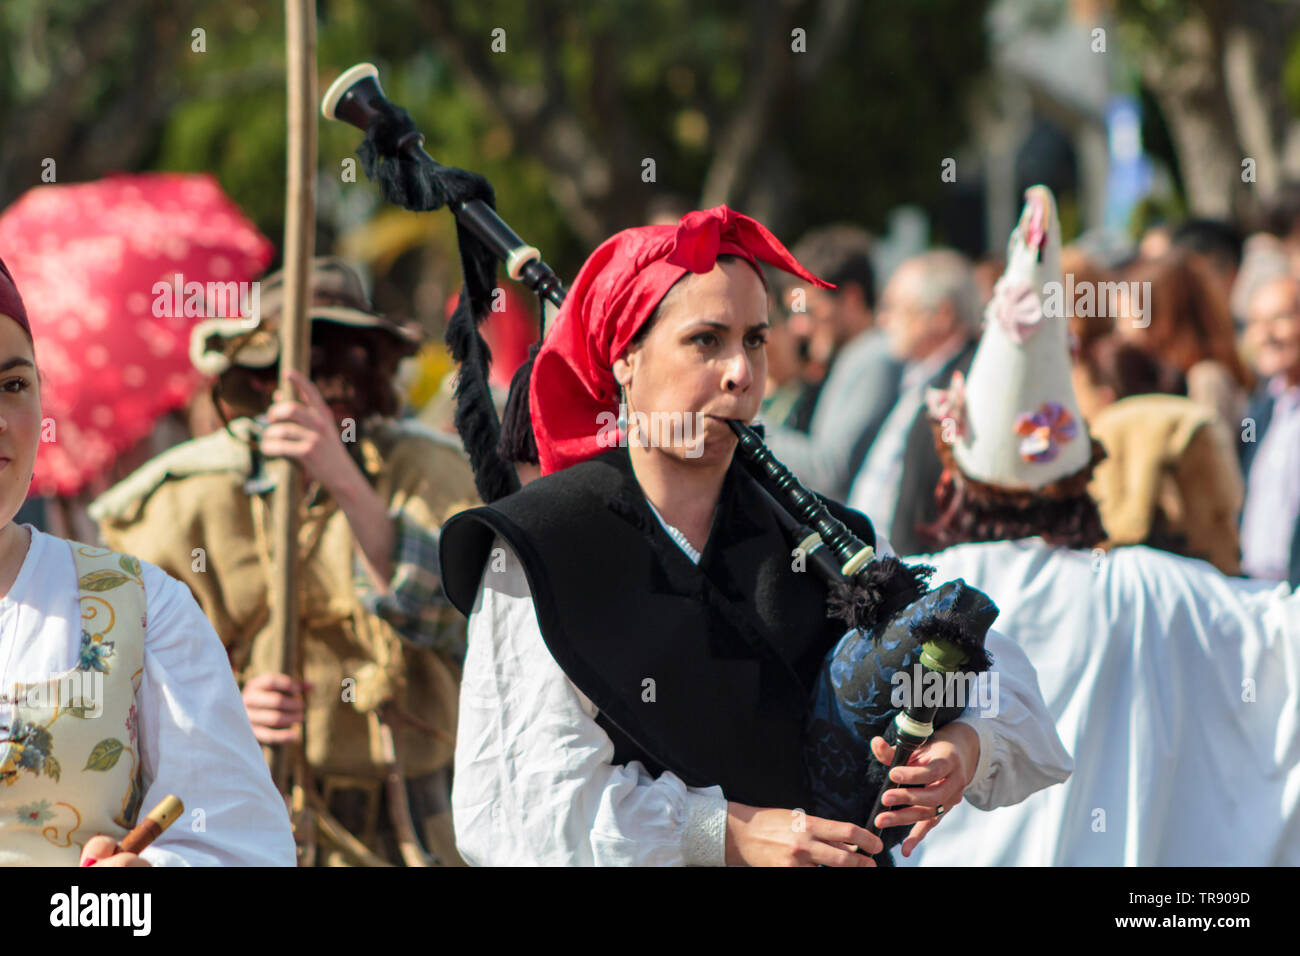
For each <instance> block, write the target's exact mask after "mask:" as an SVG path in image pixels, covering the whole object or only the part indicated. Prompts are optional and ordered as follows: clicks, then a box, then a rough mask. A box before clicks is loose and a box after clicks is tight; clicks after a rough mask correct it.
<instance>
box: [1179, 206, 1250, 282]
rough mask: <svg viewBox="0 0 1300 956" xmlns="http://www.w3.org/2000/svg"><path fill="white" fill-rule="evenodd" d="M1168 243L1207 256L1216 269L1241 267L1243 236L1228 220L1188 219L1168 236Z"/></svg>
mask: <svg viewBox="0 0 1300 956" xmlns="http://www.w3.org/2000/svg"><path fill="white" fill-rule="evenodd" d="M1169 243H1170V245H1172V246H1174V247H1175V248H1177V249H1186V250H1188V251H1189V252H1196V253H1199V254H1200V255H1203V256H1205V257H1206V258H1208V259H1209V260H1210V261H1211V263H1212V264H1213V265H1214V267H1215V268H1216V269H1220V270H1227V269H1237V268H1240V267H1241V250H1242V246H1243V245H1244V244H1245V239H1244V238H1243V237H1242V235H1241V230H1239V229H1238V228H1237V227H1236V226H1234V225H1232V223H1228V222H1223V221H1222V220H1219V219H1188V220H1187V221H1186V222H1185V223H1183V224H1182V225H1181V226H1179V227H1178V228H1177V229H1175V230H1174V233H1173V235H1172V236H1170V237H1169Z"/></svg>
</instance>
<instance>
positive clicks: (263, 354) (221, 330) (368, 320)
mask: <svg viewBox="0 0 1300 956" xmlns="http://www.w3.org/2000/svg"><path fill="white" fill-rule="evenodd" d="M309 281H310V287H311V305H310V307H309V312H308V318H309V319H310V321H312V322H334V323H337V324H339V325H348V326H352V327H353V328H359V329H382V330H384V331H385V332H388V333H390V334H391V335H392V336H393V337H394V338H395V339H396V340H397V341H398V343H399V345H400V346H401V350H402V352H403V353H404V354H407V355H414V354H415V352H416V351H417V350H418V349H419V347H420V344H421V342H422V336H421V335H420V334H419V332H417V331H415V330H414V329H412V328H410V327H409V326H406V325H402V324H400V323H398V322H395V321H393V320H392V319H390V318H388V317H387V316H384V315H381V314H380V313H378V312H376V311H375V310H374V308H373V307H372V306H371V304H370V299H369V297H368V296H367V295H366V290H365V285H364V283H363V282H362V281H361V276H360V274H359V273H358V272H357V271H356V269H354V268H353V267H352V266H350V265H349V264H348V263H346V262H344V261H343V260H342V259H339V258H337V257H335V256H320V257H317V258H316V259H313V260H312V266H311V274H310V280H309ZM252 302H253V306H252V311H253V312H254V313H255V314H253V315H246V316H242V317H240V318H214V319H205V320H204V321H202V322H200V323H198V324H197V325H195V326H194V328H193V330H192V331H191V332H190V361H191V362H192V363H193V364H194V367H195V368H197V369H198V370H199V371H200V372H203V373H204V374H207V375H220V374H222V373H223V372H225V371H226V370H227V369H229V368H230V367H231V366H234V365H239V366H243V367H245V368H267V367H269V366H271V365H274V364H275V363H276V362H277V361H278V360H279V358H280V316H281V314H282V313H283V311H284V270H279V271H277V272H274V273H272V274H271V275H269V276H267V277H266V278H265V279H263V280H262V281H261V282H260V283H258V284H257V286H255V294H254V295H253V296H252Z"/></svg>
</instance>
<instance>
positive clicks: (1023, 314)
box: [989, 276, 1043, 345]
mask: <svg viewBox="0 0 1300 956" xmlns="http://www.w3.org/2000/svg"><path fill="white" fill-rule="evenodd" d="M989 308H990V309H992V311H993V318H994V319H995V320H997V323H998V325H1000V326H1001V327H1002V331H1003V332H1005V333H1006V336H1007V338H1009V339H1010V340H1011V341H1012V342H1014V343H1016V345H1023V344H1024V342H1025V340H1026V339H1028V338H1029V337H1030V336H1032V335H1033V334H1034V333H1035V332H1037V331H1038V330H1039V329H1040V328H1041V327H1042V324H1043V303H1041V302H1040V301H1038V296H1037V295H1036V294H1035V293H1034V289H1033V287H1032V286H1031V285H1029V283H1027V282H1017V281H1012V280H1008V279H1007V277H1006V276H1003V277H1002V278H1001V279H998V281H997V282H996V283H994V285H993V301H992V302H991V303H990V304H989Z"/></svg>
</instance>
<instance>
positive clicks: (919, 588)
mask: <svg viewBox="0 0 1300 956" xmlns="http://www.w3.org/2000/svg"><path fill="white" fill-rule="evenodd" d="M321 109H322V112H323V113H324V115H325V116H326V117H327V118H329V119H338V120H342V121H344V122H348V123H350V124H352V125H353V126H356V127H357V128H359V129H362V130H364V131H365V133H366V139H365V142H363V143H362V144H361V146H360V147H359V148H358V150H357V153H358V155H359V156H360V158H361V161H362V168H363V169H364V170H365V172H366V175H367V176H368V177H369V178H371V179H377V180H378V181H379V183H380V186H381V189H382V191H383V193H384V196H385V198H387V199H388V200H389V201H391V202H394V203H396V204H398V205H401V206H402V207H404V208H407V209H415V210H430V209H438V208H441V207H443V206H446V207H448V208H449V209H451V211H452V212H453V213H454V214H455V216H456V219H457V228H458V238H459V246H460V252H461V257H462V267H463V271H464V275H465V290H464V291H463V292H462V294H461V299H460V302H459V304H458V305H457V310H456V313H455V314H454V315H453V316H452V319H451V321H450V322H449V323H448V327H447V341H448V345H449V347H450V348H451V351H452V355H453V357H454V358H455V359H456V360H457V361H458V362H459V363H460V364H461V375H460V383H459V384H458V386H457V412H456V427H457V430H458V431H459V432H460V434H461V437H462V439H463V441H464V443H465V447H466V450H467V452H468V453H469V455H470V462H471V464H472V465H473V468H474V473H475V479H476V483H477V484H478V487H479V493H480V495H481V497H482V498H483V500H484V501H486V502H491V501H493V500H496V499H497V498H500V497H502V496H503V495H505V494H508V493H510V492H511V491H513V490H514V489H515V488H517V481H516V479H515V477H514V473H513V468H512V466H511V464H510V463H509V462H506V461H504V460H503V459H502V458H501V456H500V454H499V452H498V450H497V445H496V436H497V435H498V434H499V431H500V423H499V422H498V420H497V417H496V411H495V409H494V408H493V406H492V403H491V400H490V397H489V394H488V391H487V363H488V361H489V356H488V353H487V346H486V343H484V342H483V340H482V337H481V335H480V334H479V331H478V325H479V323H480V322H481V321H482V320H483V319H484V318H485V317H486V315H487V312H488V307H489V304H490V300H491V294H492V290H493V289H494V288H495V285H496V266H497V262H498V260H499V261H501V262H504V263H505V264H506V267H507V272H508V273H509V275H510V276H511V278H514V279H516V280H518V281H521V282H524V283H525V284H526V285H528V287H529V288H531V289H532V290H533V291H534V292H536V293H537V294H538V296H539V297H540V298H543V299H546V300H548V301H550V302H552V303H554V304H556V305H559V304H561V303H562V302H563V300H564V296H565V290H564V287H563V286H562V285H561V283H560V282H559V280H558V279H557V278H556V277H555V274H554V273H553V272H552V271H551V269H550V268H549V267H547V266H546V265H545V264H544V263H543V262H542V261H541V254H540V253H539V252H538V250H537V249H535V248H533V247H532V246H529V245H527V244H525V243H524V242H523V240H522V239H520V238H519V237H518V236H517V235H516V234H515V232H514V231H513V230H512V229H511V228H510V227H509V226H507V225H506V224H505V223H504V222H503V221H502V220H501V219H500V217H499V216H498V215H497V214H496V212H495V210H494V208H493V206H494V205H495V199H494V194H493V190H492V187H491V186H490V185H489V184H488V183H487V181H486V180H485V179H483V177H482V176H479V175H478V174H476V173H471V172H466V171H465V170H460V169H454V168H451V167H447V166H442V165H440V164H439V163H437V162H436V161H435V160H433V159H432V158H431V157H430V156H429V155H428V154H427V153H425V152H424V149H423V148H422V144H423V137H422V136H421V135H420V133H419V132H418V131H416V130H415V128H414V126H413V125H412V123H411V120H410V117H409V116H408V115H407V113H406V111H405V110H403V109H402V108H401V107H398V106H395V105H393V104H392V103H390V102H388V100H387V99H385V97H384V94H383V91H382V89H381V88H380V86H379V79H378V71H377V70H376V69H375V67H373V66H371V65H370V64H365V63H363V64H358V65H357V66H354V67H352V68H351V69H349V70H347V71H346V72H345V73H343V75H342V76H340V77H339V79H338V80H336V81H335V83H334V84H333V85H332V86H331V87H330V89H329V90H328V91H327V92H326V95H325V98H324V102H323V103H322V107H321ZM729 424H730V425H731V427H732V430H733V431H734V432H735V433H736V436H737V439H738V446H737V454H739V455H740V460H741V462H742V464H743V465H744V466H745V467H746V469H747V470H748V471H749V473H750V474H751V475H752V476H753V477H754V478H755V479H756V480H757V481H758V483H759V485H760V487H761V488H763V489H764V491H765V493H766V498H767V500H768V502H769V504H770V505H771V508H772V512H773V514H774V515H775V516H776V519H777V521H778V522H779V523H780V524H781V526H782V527H783V528H784V529H785V531H786V534H787V536H788V537H789V539H790V541H791V543H792V545H793V546H794V547H796V548H798V549H801V551H802V553H803V554H804V555H805V557H806V559H807V564H809V565H811V567H812V568H813V569H814V571H815V572H816V573H817V574H819V575H820V576H821V577H823V578H824V579H825V582H826V585H827V616H828V617H831V618H836V619H839V620H841V621H842V622H843V623H844V625H845V628H846V633H845V635H844V636H843V637H842V638H841V639H840V640H839V641H838V642H837V643H836V645H835V646H834V647H833V648H831V649H830V650H829V652H828V653H827V655H826V657H825V659H824V661H823V663H822V666H821V669H820V672H819V674H818V677H817V680H816V683H815V687H814V689H813V691H812V695H811V698H810V701H809V711H808V716H807V722H806V726H805V735H804V740H805V743H804V749H805V764H806V767H807V771H808V784H809V789H810V792H811V794H812V796H813V799H814V801H815V804H814V806H813V808H812V812H813V813H814V814H816V815H818V816H825V817H828V818H831V819H837V820H849V821H852V822H854V823H857V824H859V825H861V826H864V827H867V828H868V829H871V830H873V832H874V831H875V828H874V826H873V825H872V822H873V821H874V819H875V817H876V815H877V814H878V813H879V812H881V806H880V803H879V799H880V795H881V793H883V789H882V785H883V784H884V783H885V782H886V780H887V778H888V773H889V770H890V769H891V768H890V767H884V766H882V765H881V764H880V763H879V762H878V761H877V760H875V758H874V757H873V756H872V754H871V749H870V741H871V739H872V738H873V737H875V736H878V735H881V736H884V737H885V738H886V740H887V741H889V742H890V743H896V744H897V747H896V750H895V758H894V761H893V764H892V765H891V766H899V765H902V764H905V763H906V762H907V760H908V758H909V757H910V756H911V754H912V753H913V752H914V751H915V750H916V749H917V748H918V747H919V746H921V745H922V744H923V743H925V741H926V740H927V739H928V738H929V736H930V735H931V734H932V733H933V731H934V730H935V729H936V728H938V727H942V726H943V725H944V724H946V723H947V722H949V721H951V720H954V719H956V718H957V717H959V716H960V715H961V713H962V710H963V707H962V706H960V704H958V703H956V702H955V701H954V700H953V694H952V693H951V691H952V690H953V689H954V687H955V686H958V685H959V684H960V680H958V679H959V678H962V677H964V676H965V675H969V674H975V673H978V672H980V671H984V670H987V668H988V667H989V664H990V660H989V658H988V655H987V654H986V653H985V651H984V640H985V636H986V635H987V633H988V629H989V627H990V626H991V625H992V623H993V620H994V618H995V617H996V616H997V608H996V607H995V606H994V605H993V603H992V602H991V601H990V600H989V599H988V597H987V596H985V595H984V594H982V593H981V592H979V591H977V590H975V589H974V588H970V587H968V586H967V585H966V584H965V583H964V582H963V581H960V580H957V581H952V582H949V583H947V584H943V585H941V586H939V587H938V588H934V589H930V588H928V586H927V582H928V579H929V576H930V575H931V574H932V573H933V569H932V568H928V567H924V566H909V565H907V564H904V563H903V562H902V561H900V560H898V559H897V558H896V557H893V556H887V557H883V558H877V557H876V556H875V553H874V549H873V548H872V547H870V546H868V545H867V544H865V543H864V542H862V541H861V540H859V539H858V538H857V537H856V536H854V534H853V533H852V532H851V531H850V530H849V529H848V528H847V527H845V525H844V524H843V523H842V522H840V521H839V520H838V519H836V518H835V516H834V515H833V514H832V513H831V512H830V510H829V509H828V508H827V507H826V505H825V504H824V503H823V502H822V501H821V499H819V498H818V497H817V496H816V495H814V494H812V493H811V492H809V491H808V490H807V489H805V488H804V487H803V486H802V485H800V484H799V482H798V481H797V480H796V479H795V477H794V475H793V474H792V473H791V472H790V470H789V469H788V468H786V467H785V466H784V465H783V464H781V462H779V461H778V460H777V459H776V458H775V457H774V456H773V455H772V453H771V451H770V450H768V448H767V447H766V445H764V443H763V441H762V438H761V437H760V436H759V433H758V432H757V431H756V430H755V429H753V428H751V427H749V426H748V425H746V424H744V423H742V422H737V421H733V422H730V423H729ZM900 675H902V676H900ZM926 675H931V676H929V677H927V676H926ZM936 683H937V684H938V685H939V688H938V691H936ZM905 835H906V828H904V827H893V828H890V829H889V830H888V831H886V832H885V833H884V834H882V835H881V836H882V839H883V840H884V843H885V847H886V849H888V848H890V847H892V846H896V845H897V844H898V843H900V842H902V840H903V838H904V836H905ZM882 856H884V857H885V858H886V859H887V857H888V854H887V853H886V854H883V855H882Z"/></svg>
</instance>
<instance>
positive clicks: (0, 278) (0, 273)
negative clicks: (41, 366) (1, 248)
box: [0, 259, 32, 339]
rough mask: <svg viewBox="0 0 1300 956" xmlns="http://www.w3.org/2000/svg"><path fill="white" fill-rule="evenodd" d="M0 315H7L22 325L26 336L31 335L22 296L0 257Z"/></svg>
mask: <svg viewBox="0 0 1300 956" xmlns="http://www.w3.org/2000/svg"><path fill="white" fill-rule="evenodd" d="M0 315H7V316H9V318H11V319H13V320H14V321H15V322H17V323H18V324H19V325H21V326H22V328H23V332H24V333H26V335H27V338H29V339H30V338H31V337H32V326H31V323H30V322H28V321H27V309H26V308H25V307H24V306H23V297H22V296H21V295H19V294H18V286H17V285H16V284H15V283H14V277H13V276H12V275H10V274H9V268H8V266H6V265H5V264H4V260H3V259H0Z"/></svg>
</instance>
